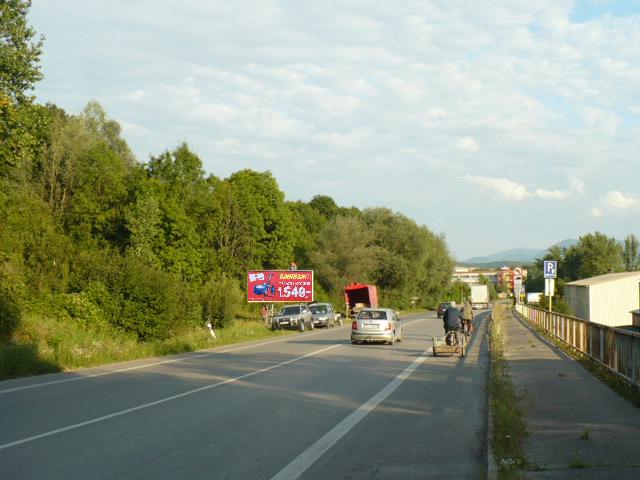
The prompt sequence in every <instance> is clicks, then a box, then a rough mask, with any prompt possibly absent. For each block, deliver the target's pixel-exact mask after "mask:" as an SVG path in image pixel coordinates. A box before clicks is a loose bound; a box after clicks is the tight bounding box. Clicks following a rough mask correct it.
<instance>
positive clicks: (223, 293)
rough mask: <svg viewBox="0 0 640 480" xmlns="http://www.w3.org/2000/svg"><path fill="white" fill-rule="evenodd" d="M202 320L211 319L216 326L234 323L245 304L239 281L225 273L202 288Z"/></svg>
mask: <svg viewBox="0 0 640 480" xmlns="http://www.w3.org/2000/svg"><path fill="white" fill-rule="evenodd" d="M200 304H201V306H202V310H201V311H202V320H203V322H204V321H206V320H211V323H212V324H213V326H214V327H216V328H225V327H228V326H230V325H231V324H232V323H233V320H234V319H235V317H236V316H237V314H238V312H239V311H240V309H241V307H242V305H243V294H242V291H241V290H240V287H239V286H238V283H237V282H236V281H235V280H233V279H231V278H228V277H226V276H224V275H221V276H216V277H213V278H211V279H210V280H209V281H207V282H206V283H205V284H204V285H202V287H201V288H200Z"/></svg>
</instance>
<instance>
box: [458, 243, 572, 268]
mask: <svg viewBox="0 0 640 480" xmlns="http://www.w3.org/2000/svg"><path fill="white" fill-rule="evenodd" d="M576 243H578V240H575V239H572V238H567V239H566V240H562V241H561V242H558V243H555V244H554V245H552V246H555V245H559V246H561V247H570V246H572V245H575V244H576ZM549 248H551V247H549ZM549 248H545V249H544V250H540V249H539V248H514V249H512V250H505V251H504V252H498V253H494V254H492V255H486V256H482V257H472V258H469V259H468V260H465V261H464V262H458V263H459V264H460V265H483V266H487V267H499V266H503V265H516V264H528V263H533V262H534V261H535V260H536V259H537V258H542V257H544V255H545V254H546V253H547V250H549Z"/></svg>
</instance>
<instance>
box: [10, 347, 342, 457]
mask: <svg viewBox="0 0 640 480" xmlns="http://www.w3.org/2000/svg"><path fill="white" fill-rule="evenodd" d="M346 343H347V342H341V343H338V344H336V345H331V346H330V347H326V348H322V349H320V350H316V351H315V352H311V353H307V354H306V355H302V356H300V357H296V358H292V359H291V360H287V361H285V362H281V363H278V364H276V365H271V366H270V367H266V368H261V369H260V370H255V371H253V372H250V373H245V374H244V375H240V376H239V377H234V378H228V379H227V380H223V381H221V382H217V383H213V384H211V385H205V386H204V387H199V388H195V389H193V390H189V391H187V392H183V393H179V394H177V395H172V396H170V397H165V398H161V399H160V400H155V401H153V402H149V403H144V404H142V405H138V406H136V407H132V408H127V409H126V410H120V411H118V412H114V413H110V414H109V415H103V416H102V417H97V418H93V419H91V420H87V421H85V422H80V423H76V424H73V425H68V426H66V427H62V428H57V429H55V430H51V431H49V432H45V433H41V434H39V435H33V436H32V437H27V438H22V439H20V440H16V441H14V442H10V443H5V444H4V445H0V450H4V449H5V448H10V447H15V446H16V445H21V444H23V443H28V442H32V441H34V440H38V439H40V438H45V437H50V436H52V435H57V434H58V433H62V432H67V431H69V430H75V429H76V428H81V427H86V426H87V425H92V424H94V423H98V422H103V421H105V420H109V419H111V418H115V417H120V416H122V415H126V414H127V413H131V412H136V411H138V410H143V409H145V408H149V407H153V406H156V405H160V404H162V403H167V402H170V401H172V400H176V399H178V398H183V397H187V396H189V395H193V394H194V393H199V392H203V391H205V390H209V389H211V388H215V387H219V386H221V385H226V384H228V383H233V382H237V381H238V380H243V379H245V378H249V377H253V376H254V375H258V374H260V373H265V372H268V371H269V370H273V369H275V368H278V367H282V366H284V365H289V364H290V363H294V362H297V361H300V360H303V359H305V358H308V357H311V356H313V355H317V354H319V353H322V352H326V351H329V350H332V349H334V348H337V347H341V346H343V345H346Z"/></svg>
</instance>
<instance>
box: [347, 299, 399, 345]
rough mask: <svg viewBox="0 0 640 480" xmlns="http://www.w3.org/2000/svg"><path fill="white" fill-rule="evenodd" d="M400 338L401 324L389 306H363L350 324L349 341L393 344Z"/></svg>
mask: <svg viewBox="0 0 640 480" xmlns="http://www.w3.org/2000/svg"><path fill="white" fill-rule="evenodd" d="M400 340H402V324H401V323H400V318H399V317H398V314H397V313H396V312H395V311H394V310H392V309H391V308H365V309H364V310H361V311H360V313H358V315H357V316H356V318H355V320H354V321H353V323H352V324H351V343H354V344H355V343H358V342H383V343H388V344H390V345H393V344H394V343H395V342H396V341H400Z"/></svg>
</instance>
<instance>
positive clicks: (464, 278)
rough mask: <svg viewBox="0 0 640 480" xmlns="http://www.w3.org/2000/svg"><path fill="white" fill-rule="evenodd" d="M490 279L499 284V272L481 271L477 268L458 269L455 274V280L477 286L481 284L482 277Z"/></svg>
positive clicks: (492, 270)
mask: <svg viewBox="0 0 640 480" xmlns="http://www.w3.org/2000/svg"><path fill="white" fill-rule="evenodd" d="M481 275H482V276H483V277H485V278H488V279H489V280H490V281H492V282H493V283H497V282H498V276H497V270H495V269H479V268H476V267H456V268H455V270H454V272H453V280H454V281H458V282H464V283H468V284H469V285H476V284H478V283H480V276H481Z"/></svg>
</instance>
